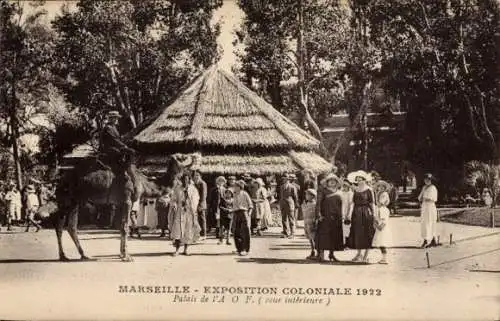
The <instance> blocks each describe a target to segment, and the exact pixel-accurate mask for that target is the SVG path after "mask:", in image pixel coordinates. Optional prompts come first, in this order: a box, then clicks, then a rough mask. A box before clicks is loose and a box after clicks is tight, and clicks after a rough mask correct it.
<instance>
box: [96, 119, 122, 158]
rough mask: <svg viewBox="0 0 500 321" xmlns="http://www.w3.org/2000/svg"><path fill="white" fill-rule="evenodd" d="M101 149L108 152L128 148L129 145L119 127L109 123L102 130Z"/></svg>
mask: <svg viewBox="0 0 500 321" xmlns="http://www.w3.org/2000/svg"><path fill="white" fill-rule="evenodd" d="M99 149H100V150H101V151H102V152H104V153H108V152H121V151H123V150H128V149H129V147H128V146H127V145H126V144H125V143H124V142H123V141H122V139H121V137H120V133H119V132H118V129H116V127H115V126H113V125H111V124H107V125H106V126H104V128H103V130H102V132H101V137H100V145H99Z"/></svg>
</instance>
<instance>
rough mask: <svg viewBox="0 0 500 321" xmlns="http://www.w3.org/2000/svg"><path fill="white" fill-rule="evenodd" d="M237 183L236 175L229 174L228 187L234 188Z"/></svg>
mask: <svg viewBox="0 0 500 321" xmlns="http://www.w3.org/2000/svg"><path fill="white" fill-rule="evenodd" d="M235 185H236V176H233V175H231V176H229V177H228V178H227V188H232V189H233V190H234V186H235Z"/></svg>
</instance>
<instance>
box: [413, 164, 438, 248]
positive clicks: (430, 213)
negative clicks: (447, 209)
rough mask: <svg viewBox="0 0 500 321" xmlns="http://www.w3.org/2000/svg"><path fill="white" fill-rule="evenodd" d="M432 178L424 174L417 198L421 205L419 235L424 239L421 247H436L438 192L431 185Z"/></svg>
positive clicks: (430, 175)
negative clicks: (422, 184) (422, 185)
mask: <svg viewBox="0 0 500 321" xmlns="http://www.w3.org/2000/svg"><path fill="white" fill-rule="evenodd" d="M433 179H434V177H433V176H432V174H425V176H424V184H425V185H424V187H423V188H422V191H421V192H420V195H419V196H418V200H419V202H420V203H421V204H422V205H421V209H420V219H421V221H420V222H421V223H420V224H421V225H420V228H421V229H420V230H421V235H422V238H423V239H424V242H423V243H422V247H429V246H436V245H437V243H436V225H437V215H438V214H437V208H436V202H437V197H438V191H437V188H436V186H434V184H432V181H433Z"/></svg>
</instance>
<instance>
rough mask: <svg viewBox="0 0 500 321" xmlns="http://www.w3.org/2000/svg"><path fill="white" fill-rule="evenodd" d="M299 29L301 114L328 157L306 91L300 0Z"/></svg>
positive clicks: (298, 53) (298, 52)
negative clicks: (310, 109) (310, 110)
mask: <svg viewBox="0 0 500 321" xmlns="http://www.w3.org/2000/svg"><path fill="white" fill-rule="evenodd" d="M297 20H298V27H299V33H298V37H297V65H298V68H297V69H298V70H297V73H298V78H299V82H298V85H299V91H300V102H299V106H300V114H301V116H302V117H301V118H302V121H303V123H306V124H307V126H308V128H309V130H310V131H311V133H312V134H313V136H314V137H316V138H317V139H318V140H319V142H320V153H321V154H322V156H325V157H326V156H327V153H328V152H327V150H326V147H325V144H324V140H323V135H322V134H321V129H320V128H319V126H318V124H316V122H315V121H314V119H313V118H312V116H311V113H310V112H309V106H308V94H307V89H306V83H305V79H304V78H305V66H304V59H305V57H306V52H305V51H306V48H305V45H304V7H303V5H302V0H299V10H298V17H297Z"/></svg>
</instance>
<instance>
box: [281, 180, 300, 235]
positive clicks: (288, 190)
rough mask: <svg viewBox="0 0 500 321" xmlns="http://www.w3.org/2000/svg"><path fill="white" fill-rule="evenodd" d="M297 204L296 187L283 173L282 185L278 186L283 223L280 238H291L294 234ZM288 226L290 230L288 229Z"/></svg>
mask: <svg viewBox="0 0 500 321" xmlns="http://www.w3.org/2000/svg"><path fill="white" fill-rule="evenodd" d="M297 204H298V195H297V189H296V188H295V186H294V185H293V184H292V183H291V182H290V178H289V176H288V175H287V174H285V175H283V185H282V186H281V188H280V210H281V221H282V224H283V232H282V233H283V236H282V238H286V237H288V238H293V237H294V235H295V209H296V208H297ZM288 227H289V228H290V230H288Z"/></svg>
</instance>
